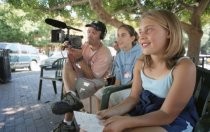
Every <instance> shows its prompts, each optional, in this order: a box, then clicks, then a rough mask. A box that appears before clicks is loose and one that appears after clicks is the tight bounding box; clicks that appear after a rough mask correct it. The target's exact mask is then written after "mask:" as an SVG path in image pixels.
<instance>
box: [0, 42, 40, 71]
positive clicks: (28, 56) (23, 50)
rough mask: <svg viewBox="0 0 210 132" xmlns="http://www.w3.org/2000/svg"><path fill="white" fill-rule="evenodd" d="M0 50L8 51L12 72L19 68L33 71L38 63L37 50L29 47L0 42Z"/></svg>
mask: <svg viewBox="0 0 210 132" xmlns="http://www.w3.org/2000/svg"><path fill="white" fill-rule="evenodd" d="M0 49H8V50H10V51H9V55H10V67H11V70H12V71H15V69H19V68H29V70H31V71H33V70H35V69H36V67H37V64H38V62H39V50H38V49H37V48H35V47H33V46H31V45H24V44H20V43H7V42H0Z"/></svg>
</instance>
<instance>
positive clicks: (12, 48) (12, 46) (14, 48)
mask: <svg viewBox="0 0 210 132" xmlns="http://www.w3.org/2000/svg"><path fill="white" fill-rule="evenodd" d="M7 49H10V53H18V51H19V49H18V46H17V45H16V44H10V45H9V46H8V47H7Z"/></svg>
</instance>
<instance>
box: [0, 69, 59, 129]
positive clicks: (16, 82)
mask: <svg viewBox="0 0 210 132" xmlns="http://www.w3.org/2000/svg"><path fill="white" fill-rule="evenodd" d="M38 85H39V71H36V72H30V71H27V70H25V71H21V72H20V71H19V72H14V73H12V81H11V82H9V83H7V84H0V132H49V131H51V130H52V129H53V128H54V127H55V126H56V125H57V123H59V122H60V121H61V120H62V119H63V116H62V115H61V116H58V115H54V114H52V112H51V109H50V107H51V104H52V103H53V102H55V101H58V100H60V91H61V83H60V82H57V90H58V94H57V95H55V93H54V90H53V87H52V83H51V81H47V80H46V81H43V90H42V96H41V100H40V101H38V100H37V95H38Z"/></svg>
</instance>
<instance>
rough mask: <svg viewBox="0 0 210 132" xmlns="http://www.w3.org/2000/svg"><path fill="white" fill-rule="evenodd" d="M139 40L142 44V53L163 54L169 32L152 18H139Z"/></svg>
mask: <svg viewBox="0 0 210 132" xmlns="http://www.w3.org/2000/svg"><path fill="white" fill-rule="evenodd" d="M139 36H140V38H139V41H140V44H141V45H142V49H143V54H145V55H161V54H164V51H165V49H166V48H167V46H168V45H167V44H168V42H169V32H168V30H167V29H165V28H163V27H162V26H160V25H159V24H158V23H157V22H155V21H154V20H151V19H149V18H144V19H142V20H141V25H140V29H139Z"/></svg>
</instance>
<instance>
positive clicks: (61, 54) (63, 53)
mask: <svg viewBox="0 0 210 132" xmlns="http://www.w3.org/2000/svg"><path fill="white" fill-rule="evenodd" d="M62 57H67V52H66V51H55V52H53V54H52V55H51V56H50V58H62Z"/></svg>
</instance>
